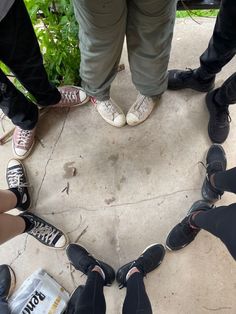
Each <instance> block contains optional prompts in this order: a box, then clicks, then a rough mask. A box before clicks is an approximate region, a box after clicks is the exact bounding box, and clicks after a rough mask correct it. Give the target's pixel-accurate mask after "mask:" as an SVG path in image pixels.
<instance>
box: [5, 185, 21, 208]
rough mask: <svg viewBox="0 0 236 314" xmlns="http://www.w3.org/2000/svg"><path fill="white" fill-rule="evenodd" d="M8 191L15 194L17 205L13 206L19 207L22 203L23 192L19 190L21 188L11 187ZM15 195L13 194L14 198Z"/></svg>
mask: <svg viewBox="0 0 236 314" xmlns="http://www.w3.org/2000/svg"><path fill="white" fill-rule="evenodd" d="M8 191H10V192H11V193H13V194H14V196H15V201H16V203H15V201H14V203H15V207H13V208H17V207H18V206H19V205H20V204H21V201H22V195H21V193H20V192H19V190H18V189H17V188H10V189H8ZM14 196H13V198H14Z"/></svg>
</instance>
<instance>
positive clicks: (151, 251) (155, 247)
mask: <svg viewBox="0 0 236 314" xmlns="http://www.w3.org/2000/svg"><path fill="white" fill-rule="evenodd" d="M164 256H165V248H164V246H163V245H161V244H152V245H150V246H148V247H147V248H146V249H145V250H144V251H143V253H142V254H141V255H140V256H139V257H138V258H137V259H136V260H134V261H132V262H129V263H127V264H125V265H123V266H122V267H120V268H119V269H118V271H117V273H116V280H117V282H118V284H119V287H120V289H121V288H123V287H126V285H127V279H128V278H127V277H128V275H129V272H130V270H132V268H134V267H136V268H137V269H138V270H139V272H140V273H141V274H142V275H143V276H146V274H148V273H150V272H151V271H153V270H154V269H156V268H157V267H158V266H159V265H160V264H161V263H162V261H163V259H164Z"/></svg>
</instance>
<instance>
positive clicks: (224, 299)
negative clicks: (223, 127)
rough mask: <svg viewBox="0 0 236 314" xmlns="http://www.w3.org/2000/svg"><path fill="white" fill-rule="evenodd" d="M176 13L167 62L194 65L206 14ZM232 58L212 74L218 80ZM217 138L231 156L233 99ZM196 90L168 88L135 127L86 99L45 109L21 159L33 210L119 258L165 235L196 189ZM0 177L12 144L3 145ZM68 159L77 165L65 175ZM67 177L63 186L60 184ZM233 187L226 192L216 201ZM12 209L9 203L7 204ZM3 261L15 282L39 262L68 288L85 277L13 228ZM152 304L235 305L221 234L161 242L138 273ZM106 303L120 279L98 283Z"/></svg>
mask: <svg viewBox="0 0 236 314" xmlns="http://www.w3.org/2000/svg"><path fill="white" fill-rule="evenodd" d="M198 21H199V22H200V24H196V23H195V22H193V21H192V20H191V19H179V20H178V21H177V24H176V27H175V34H174V40H173V49H172V53H171V60H170V66H169V67H170V68H182V69H184V68H185V67H192V68H194V67H196V66H198V64H199V63H198V62H199V61H198V57H199V55H200V54H201V53H202V52H203V51H204V49H205V47H206V46H207V43H208V40H209V38H210V36H211V33H212V29H213V26H214V21H215V20H214V19H200V18H199V19H198ZM122 62H124V63H125V66H126V69H125V71H122V72H120V73H118V75H117V78H116V80H115V82H114V84H113V86H112V94H113V98H114V99H115V100H116V101H117V102H118V103H119V104H120V105H121V106H122V107H123V108H124V109H125V110H128V108H129V106H130V105H131V104H132V103H133V101H134V100H135V98H136V94H137V92H136V91H135V88H134V87H133V85H132V83H131V77H130V72H129V69H128V63H127V53H126V49H125V48H124V53H123V56H122ZM235 67H236V59H234V60H232V61H231V62H230V64H229V65H227V66H226V67H225V68H224V70H223V71H222V73H220V74H219V75H218V76H217V81H216V84H217V85H220V84H221V83H222V82H223V80H224V79H225V78H227V77H228V76H229V75H230V74H231V73H232V71H233V70H234V69H235ZM230 112H231V116H232V123H231V132H230V135H229V137H228V139H227V141H226V142H225V143H224V148H225V150H226V153H227V156H228V167H232V166H235V164H236V158H235V156H236V148H235V147H234V144H235V142H234V138H235V134H236V126H235V121H236V109H235V108H234V106H232V108H231V110H230ZM207 122H208V114H207V110H206V108H205V105H204V94H201V93H197V92H194V91H190V90H186V91H181V92H170V91H168V92H166V93H165V94H164V96H163V97H162V100H161V103H160V104H159V105H158V107H157V108H156V110H155V111H154V113H153V114H152V116H151V117H150V118H149V119H148V120H147V121H146V122H145V123H143V124H142V125H139V126H137V127H128V126H126V127H124V128H122V129H116V128H114V127H112V126H110V125H108V124H107V123H106V122H104V121H103V120H102V119H101V118H100V116H99V115H98V113H97V112H96V111H95V109H94V108H93V106H92V105H91V104H88V105H85V106H83V107H80V108H77V109H74V110H71V111H67V110H51V111H50V112H49V113H48V114H47V115H46V116H45V117H44V118H43V119H42V120H41V121H40V125H39V128H38V137H39V139H40V140H41V143H39V142H38V143H37V145H36V147H35V150H34V152H33V154H32V155H31V156H30V157H29V158H28V159H27V160H26V161H25V164H26V167H27V169H28V176H29V178H30V181H31V184H32V186H33V200H34V205H33V207H32V210H33V211H34V212H36V213H37V214H39V215H41V216H42V217H44V218H46V219H47V220H49V221H50V222H53V223H54V224H55V225H57V226H59V227H60V228H62V229H63V230H64V231H65V232H66V233H67V234H68V236H69V237H70V239H71V241H75V240H76V239H78V238H79V241H78V243H80V244H82V245H84V246H85V247H87V248H88V249H89V250H90V251H91V252H92V253H94V254H95V255H96V256H97V257H98V258H100V259H103V260H105V261H106V262H108V263H110V264H111V265H113V266H114V267H115V268H118V267H119V266H120V265H122V264H124V263H126V262H128V261H130V260H132V259H134V258H135V257H137V256H138V255H139V254H140V253H141V252H142V250H143V249H144V248H145V247H146V246H148V245H150V244H151V243H154V242H160V243H165V239H166V236H167V234H168V232H169V231H170V229H171V228H172V227H173V226H174V225H175V224H176V223H177V222H179V220H180V219H181V218H182V217H183V216H184V215H185V213H186V210H187V209H188V208H189V206H190V205H191V204H192V203H193V202H194V201H196V200H197V199H200V188H201V184H202V181H203V176H204V169H203V167H202V166H201V165H199V163H198V162H199V161H204V157H205V153H206V151H207V149H208V148H209V146H210V144H211V143H210V141H209V139H208V135H207ZM0 149H1V165H0V167H1V171H0V177H1V182H2V185H1V186H2V187H6V183H5V167H6V164H7V161H8V159H9V158H10V157H11V144H10V143H8V144H6V145H5V146H3V147H1V148H0ZM71 167H75V168H76V176H72V174H71V173H72V172H71V169H70V168H71ZM68 183H69V192H68V194H67V193H66V192H62V190H63V189H64V188H65V187H66V186H67V184H68ZM235 200H236V197H235V195H230V194H229V193H225V195H224V197H223V199H222V200H221V201H220V202H219V204H230V203H232V202H234V201H235ZM14 213H16V211H14ZM0 257H1V263H8V264H10V265H11V266H12V267H13V268H14V270H15V272H16V275H17V285H18V286H19V285H20V284H21V283H22V282H23V280H24V279H25V278H26V277H27V276H29V275H30V274H31V273H32V272H33V271H35V270H36V269H38V268H39V267H42V268H44V269H45V270H47V271H48V272H49V273H50V274H51V275H53V276H54V277H55V278H56V279H57V280H58V282H59V283H61V284H62V285H63V286H64V287H65V288H66V289H67V290H68V291H70V292H71V291H72V290H73V289H74V288H75V287H76V286H77V285H79V284H81V283H84V282H85V279H86V278H85V276H81V273H78V272H75V271H72V272H71V270H70V267H69V264H68V261H67V258H66V255H65V252H64V251H55V250H50V249H47V248H46V247H44V246H42V245H40V244H39V243H38V242H37V241H36V240H34V239H33V238H31V237H28V236H26V235H21V236H19V237H17V238H15V239H13V240H11V241H9V242H8V243H5V244H4V245H2V246H1V247H0ZM145 284H146V288H147V291H148V294H149V297H150V300H151V302H152V306H153V313H158V314H164V313H165V314H166V313H168V314H205V313H220V314H233V313H235V312H236V298H235V292H236V272H235V262H234V261H233V259H232V257H231V256H230V255H229V253H228V252H227V250H226V248H225V247H224V245H223V244H222V243H221V242H220V240H218V239H216V238H214V237H213V236H212V235H211V234H209V233H207V232H204V231H202V232H201V233H200V234H199V236H198V237H197V239H196V240H195V242H194V243H192V244H191V245H190V246H189V247H187V248H185V249H183V250H182V251H180V252H176V253H170V252H167V254H166V257H165V260H164V262H163V264H162V265H161V266H160V268H159V269H157V270H156V271H154V272H153V273H151V274H150V275H148V276H147V278H146V279H145ZM105 295H106V300H107V313H108V314H117V313H121V308H122V302H123V299H124V297H125V289H123V290H121V291H119V290H118V287H117V285H116V284H114V285H113V286H112V287H111V288H105Z"/></svg>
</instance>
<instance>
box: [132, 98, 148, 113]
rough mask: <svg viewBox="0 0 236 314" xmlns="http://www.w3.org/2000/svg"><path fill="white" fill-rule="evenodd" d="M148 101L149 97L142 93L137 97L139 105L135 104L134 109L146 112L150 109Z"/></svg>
mask: <svg viewBox="0 0 236 314" xmlns="http://www.w3.org/2000/svg"><path fill="white" fill-rule="evenodd" d="M150 100H151V99H150ZM147 101H149V97H147V96H143V95H140V97H139V98H138V99H137V105H135V106H134V110H136V111H139V112H140V113H145V112H146V111H148V104H147Z"/></svg>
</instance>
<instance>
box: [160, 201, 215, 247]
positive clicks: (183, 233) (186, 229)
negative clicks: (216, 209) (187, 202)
mask: <svg viewBox="0 0 236 314" xmlns="http://www.w3.org/2000/svg"><path fill="white" fill-rule="evenodd" d="M211 208H212V205H210V204H209V203H208V202H206V201H204V200H200V201H197V202H195V203H193V205H192V206H191V208H190V209H189V211H188V213H187V216H186V217H185V218H184V219H183V220H182V221H181V222H180V223H178V224H177V225H176V226H175V227H174V228H173V229H172V230H171V232H170V233H169V235H168V237H167V239H166V247H167V249H169V250H170V251H177V250H180V249H182V248H184V247H185V246H187V245H188V244H190V243H191V242H192V241H193V240H194V239H195V237H196V236H197V234H198V233H199V231H200V230H201V229H200V228H192V227H191V224H190V218H191V215H192V214H193V213H196V212H198V211H207V210H209V209H211Z"/></svg>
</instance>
